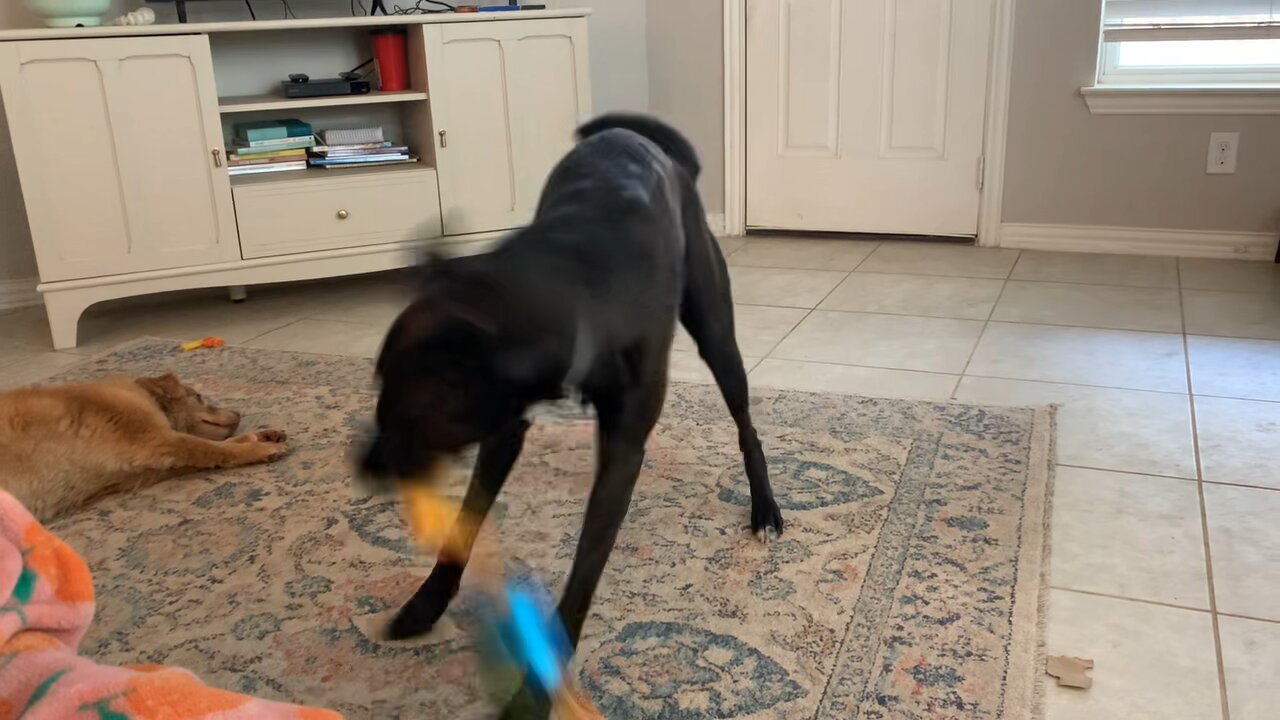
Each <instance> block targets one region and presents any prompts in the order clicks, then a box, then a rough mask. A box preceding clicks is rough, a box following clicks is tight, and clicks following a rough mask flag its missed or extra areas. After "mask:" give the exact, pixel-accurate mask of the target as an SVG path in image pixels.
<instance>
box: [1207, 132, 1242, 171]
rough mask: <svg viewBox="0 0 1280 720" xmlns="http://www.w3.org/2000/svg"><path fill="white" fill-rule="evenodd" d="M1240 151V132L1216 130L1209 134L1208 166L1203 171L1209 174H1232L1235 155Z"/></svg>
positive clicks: (1234, 167) (1234, 168)
mask: <svg viewBox="0 0 1280 720" xmlns="http://www.w3.org/2000/svg"><path fill="white" fill-rule="evenodd" d="M1239 153H1240V133H1238V132H1234V133H1227V132H1216V133H1212V134H1210V135H1209V166H1208V167H1207V168H1206V169H1205V172H1207V173H1209V174H1210V175H1234V174H1235V172H1236V157H1237V156H1238V155H1239Z"/></svg>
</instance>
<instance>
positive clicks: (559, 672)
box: [402, 483, 604, 720]
mask: <svg viewBox="0 0 1280 720" xmlns="http://www.w3.org/2000/svg"><path fill="white" fill-rule="evenodd" d="M402 492H403V503H404V508H405V515H406V517H407V519H408V523H409V528H410V530H411V531H412V533H413V535H414V537H415V539H416V540H417V542H418V544H419V545H420V546H421V547H422V548H424V549H425V550H428V551H435V552H438V553H439V554H440V555H443V556H447V555H450V554H453V555H458V554H459V550H458V543H460V542H461V541H462V538H463V537H464V536H466V535H467V534H468V533H477V537H478V531H479V530H480V528H479V527H478V524H479V521H478V520H477V519H476V518H473V517H469V516H466V515H464V514H463V513H462V511H461V509H460V508H459V506H458V505H457V503H454V502H452V501H450V500H447V499H445V498H443V497H441V496H440V495H439V494H438V493H436V492H435V490H433V489H431V487H429V486H428V485H426V484H422V483H406V484H405V485H404V487H403V491H402ZM485 555H488V558H487V561H486V562H476V563H472V564H471V565H472V569H473V571H475V572H478V573H479V577H480V584H481V587H482V588H484V592H485V594H486V595H487V600H488V602H486V603H485V604H484V605H485V606H486V607H487V610H485V611H484V612H483V613H482V618H481V619H482V622H481V628H482V634H483V635H484V636H485V637H482V638H480V643H479V645H480V647H481V648H482V652H483V654H482V657H483V658H484V669H485V671H486V673H487V674H489V675H490V676H493V677H508V676H511V675H523V676H524V677H525V678H526V681H529V682H531V684H533V685H535V686H536V687H537V688H538V689H540V690H541V691H542V692H543V693H545V694H546V696H547V697H548V698H550V699H551V712H552V717H554V718H556V720H604V717H603V716H602V715H600V713H599V711H597V710H596V709H595V708H594V707H592V705H591V704H590V703H589V702H588V701H587V700H586V699H585V698H583V697H582V696H581V695H580V694H579V693H578V692H577V691H576V690H575V689H574V687H573V680H572V677H571V676H570V675H569V672H568V664H569V656H570V654H571V648H570V646H569V639H568V636H567V635H566V634H565V631H564V626H563V625H561V623H560V619H559V617H558V616H557V615H556V614H555V612H554V610H553V611H551V612H546V611H545V610H544V608H546V607H547V605H548V603H547V602H545V598H547V597H548V593H547V591H546V588H543V587H540V586H539V585H538V584H537V583H536V582H534V581H532V580H529V579H524V580H516V579H507V578H505V577H504V574H503V572H502V569H501V563H500V562H495V561H494V558H496V555H489V554H488V553H485Z"/></svg>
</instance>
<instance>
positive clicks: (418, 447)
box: [359, 261, 563, 481]
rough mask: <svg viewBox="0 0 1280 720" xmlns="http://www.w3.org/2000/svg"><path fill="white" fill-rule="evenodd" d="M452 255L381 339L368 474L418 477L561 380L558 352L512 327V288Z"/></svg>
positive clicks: (515, 318)
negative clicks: (462, 265) (460, 265)
mask: <svg viewBox="0 0 1280 720" xmlns="http://www.w3.org/2000/svg"><path fill="white" fill-rule="evenodd" d="M449 265H450V263H448V262H444V261H434V262H432V263H430V264H429V265H428V268H427V278H426V280H425V282H424V288H423V291H422V293H421V294H420V296H419V297H418V299H417V300H415V301H414V302H413V303H412V304H411V305H410V306H409V307H408V308H406V309H405V310H404V311H403V312H402V313H401V314H400V316H399V317H398V318H396V320H395V322H394V323H393V324H392V326H391V329H390V330H389V331H388V333H387V337H386V339H385V340H384V341H383V346H382V350H381V353H380V354H379V357H378V362H377V374H378V377H379V379H380V380H381V383H382V390H381V394H380V395H379V397H378V405H377V411H376V415H375V419H376V422H377V430H376V433H375V435H374V437H373V438H372V439H371V440H370V441H369V443H368V445H367V446H366V447H365V449H364V451H363V453H362V456H361V458H360V459H359V464H360V469H361V471H362V474H363V475H364V476H366V477H367V478H369V479H371V480H374V481H378V480H382V481H387V480H395V479H409V478H415V477H417V476H419V475H420V474H421V473H423V472H424V471H426V470H427V469H428V468H429V467H431V466H432V464H433V462H434V461H435V460H437V459H440V458H441V457H442V456H446V455H451V454H456V453H458V452H459V451H461V450H463V449H465V448H466V447H468V446H470V445H473V444H475V443H477V442H479V441H481V440H483V439H484V438H486V437H489V436H490V435H493V434H494V433H496V432H497V431H498V430H499V429H501V428H502V427H503V425H504V424H505V423H507V422H510V421H512V420H516V419H519V418H520V417H521V416H522V415H523V414H524V412H525V410H526V408H527V407H528V406H529V405H530V404H532V403H533V402H535V401H537V400H538V399H541V397H544V396H546V395H547V394H548V392H549V388H550V387H553V386H554V387H555V388H556V389H558V381H559V377H557V376H556V372H557V367H558V365H559V361H558V360H557V358H556V356H555V354H554V353H549V352H547V351H546V350H545V349H544V348H542V347H541V346H538V345H531V344H530V343H529V342H528V341H527V340H524V338H527V337H528V332H526V331H525V330H527V328H523V329H521V328H518V327H513V324H514V325H519V321H520V316H521V315H522V313H521V311H520V310H519V309H515V308H513V307H512V305H511V303H513V302H516V301H515V299H514V298H511V297H510V292H509V290H510V289H509V288H503V287H502V286H501V285H500V284H499V283H496V282H494V281H493V280H492V279H490V278H488V277H487V276H485V275H484V274H477V273H468V272H463V271H460V270H459V269H457V268H456V267H455V268H450V267H449ZM560 374H561V375H563V371H561V373H560Z"/></svg>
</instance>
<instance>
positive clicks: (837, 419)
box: [53, 340, 1053, 720]
mask: <svg viewBox="0 0 1280 720" xmlns="http://www.w3.org/2000/svg"><path fill="white" fill-rule="evenodd" d="M169 370H173V371H176V372H177V373H178V374H179V375H180V376H181V377H183V378H184V379H185V380H187V381H188V382H191V383H192V384H194V385H196V386H197V387H199V388H200V389H201V390H202V391H203V392H204V393H206V394H208V395H210V396H211V397H214V398H216V399H217V400H218V401H220V402H221V403H222V404H225V405H228V406H230V407H233V408H236V409H239V410H241V411H242V412H244V413H245V426H246V427H253V426H263V425H265V426H273V427H281V428H285V429H287V430H288V431H289V434H290V440H291V444H292V446H293V447H294V452H293V454H292V455H291V456H290V457H288V458H287V459H285V460H283V461H281V462H279V463H277V464H274V465H269V466H260V467H254V468H247V469H243V470H232V471H225V472H218V473H214V474H208V475H200V476H195V477H191V478H188V479H182V480H175V481H172V482H168V483H164V484H162V485H159V486H157V487H153V488H150V489H148V490H146V491H143V492H139V493H135V494H133V495H129V496H117V497H112V498H108V499H106V500H103V501H101V502H99V503H97V504H96V505H94V506H93V507H91V508H88V509H86V510H84V511H82V512H80V513H78V514H76V515H73V516H70V517H67V518H64V519H63V520H62V521H60V522H58V523H56V524H55V525H54V526H53V527H54V529H55V530H56V531H57V532H58V533H60V534H62V536H63V537H64V538H66V539H67V540H68V541H69V542H70V543H71V544H72V545H73V546H74V547H75V548H76V549H77V550H78V551H80V552H81V553H83V554H84V556H85V558H86V560H87V561H88V562H89V564H90V566H91V567H92V569H93V573H94V576H95V582H96V585H97V589H98V597H99V605H98V617H97V621H96V625H95V628H94V630H93V631H91V633H90V636H89V638H88V639H87V640H86V642H85V646H84V651H85V652H86V653H88V654H90V655H92V656H94V657H96V658H97V659H99V660H102V661H106V662H112V663H134V662H157V663H161V662H162V663H171V664H175V665H181V666H185V667H187V668H190V669H192V670H195V671H197V672H198V673H200V674H201V675H202V676H204V677H205V678H206V679H207V680H209V681H210V682H212V683H216V684H220V685H222V686H224V687H228V688H231V689H235V690H240V691H245V692H251V693H258V694H261V695H264V696H268V697H271V698H278V699H284V700H294V701H303V702H307V703H311V704H318V705H327V706H330V707H333V708H335V709H338V710H341V711H342V712H344V713H346V714H347V715H348V716H349V717H352V718H392V717H395V718H483V717H491V716H492V714H493V710H492V709H491V706H490V705H488V704H487V695H486V693H485V689H484V687H483V686H482V684H481V682H480V680H479V678H478V674H479V673H478V668H477V657H476V654H475V652H474V651H473V648H472V646H471V643H470V640H469V635H468V634H467V633H466V632H465V629H464V628H465V620H466V619H467V615H468V603H467V602H466V601H465V600H464V601H461V602H458V603H455V606H454V607H453V608H452V609H451V610H450V613H449V614H448V615H447V616H446V620H445V621H443V622H442V623H441V626H440V627H438V628H437V629H436V631H435V632H434V633H433V634H432V635H431V636H429V637H428V638H426V639H424V640H423V641H421V642H418V643H414V644H388V643H383V642H380V641H379V640H378V639H377V636H376V634H375V633H374V632H373V631H372V628H375V627H377V618H379V617H380V616H381V615H382V614H384V613H386V612H387V611H389V610H392V609H394V608H396V607H398V605H399V604H400V603H401V602H402V601H403V600H405V599H406V598H407V597H408V596H409V595H410V594H411V593H412V591H413V590H414V589H415V588H416V587H417V585H418V583H419V582H420V581H421V580H422V578H423V577H424V574H425V573H426V571H427V570H428V568H429V567H430V561H429V559H428V558H424V557H422V556H420V555H419V554H418V553H417V552H416V551H415V549H414V548H413V547H412V546H411V545H410V543H409V542H408V540H407V539H406V535H405V532H404V529H403V527H402V524H401V519H400V516H399V512H398V508H397V507H396V506H395V505H394V503H392V502H391V501H389V500H387V499H382V498H368V497H362V496H360V495H359V494H358V493H357V492H355V491H354V490H353V488H352V483H351V473H350V470H349V463H348V460H347V457H346V456H347V452H348V447H349V445H350V442H351V439H352V437H353V435H355V434H356V433H358V432H359V428H361V427H362V426H363V425H364V423H365V422H367V419H368V418H369V417H370V412H371V408H372V403H373V400H374V389H373V387H372V385H371V364H370V363H369V362H368V361H365V360H360V359H351V358H344V357H331V356H322V355H306V354H294V353H285V352H275V351H267V350H257V349H247V348H230V347H228V348H223V349H219V350H210V351H201V352H192V353H186V354H183V353H179V352H178V351H177V349H176V344H175V343H173V342H170V341H158V340H145V341H140V342H138V343H136V344H133V345H130V346H127V347H125V348H122V349H119V350H117V351H114V352H112V353H109V354H107V355H104V356H102V357H99V358H97V359H94V360H92V361H89V362H87V363H86V364H85V365H83V366H79V367H78V368H76V369H74V370H72V371H71V372H68V373H64V374H63V375H60V376H59V377H58V378H56V379H57V380H69V379H73V378H85V377H93V376H99V375H103V374H152V373H160V372H164V371H169ZM753 412H754V414H755V418H756V421H757V425H758V426H759V429H760V434H761V439H762V440H763V442H764V446H765V452H766V453H767V454H768V455H769V465H770V470H771V472H772V475H773V482H774V486H775V489H776V492H777V495H778V499H779V502H780V504H781V506H782V508H783V511H784V513H785V515H786V520H787V523H788V525H787V531H786V534H785V535H784V536H783V538H782V539H781V541H778V542H775V543H773V544H771V545H769V546H765V545H763V544H761V543H760V542H759V541H757V540H755V539H754V538H753V537H752V536H751V534H750V533H749V531H748V530H747V529H746V521H747V503H748V491H747V481H746V478H745V477H744V475H743V472H742V463H741V458H740V457H739V455H738V453H737V442H736V435H735V432H734V429H733V425H732V423H731V421H730V419H729V417H728V414H727V412H726V411H725V410H724V407H723V404H722V403H721V400H720V398H719V396H718V394H717V393H716V390H715V389H714V388H713V387H703V386H697V385H675V386H674V387H673V388H672V390H671V393H670V398H669V401H668V404H667V407H666V411H665V413H664V415H663V418H662V422H661V424H660V425H659V427H658V429H657V431H656V432H655V435H654V437H653V438H652V440H651V442H650V446H649V453H648V459H647V461H646V464H645V468H644V472H643V475H642V476H641V479H640V482H639V485H638V488H637V491H636V495H635V499H634V503H633V505H632V507H631V512H630V515H629V516H628V518H627V522H626V525H625V526H624V528H623V530H622V534H621V537H620V539H619V541H618V546H617V548H616V550H615V551H614V553H613V557H612V559H611V561H610V563H609V567H608V569H607V571H606V573H605V577H604V581H603V582H602V584H601V587H600V589H599V592H598V593H597V596H596V604H595V607H594V608H593V609H592V614H591V617H590V619H589V620H588V622H587V626H586V632H585V636H584V638H583V642H582V646H581V650H580V653H579V656H578V660H577V672H578V677H579V679H580V682H581V684H582V686H583V687H584V688H585V690H586V691H587V692H588V693H589V694H590V696H591V697H592V698H593V700H594V701H595V702H596V704H597V705H598V706H599V707H600V709H601V710H602V711H603V712H604V713H605V715H606V716H607V717H609V718H611V719H615V720H621V719H626V720H631V719H636V718H673V719H674V718H680V719H687V718H739V717H742V718H779V719H781V718H868V719H870V718H893V719H895V720H902V719H908V718H1032V717H1037V716H1038V714H1039V708H1038V705H1039V703H1038V701H1037V698H1038V696H1039V690H1038V687H1039V680H1038V677H1039V675H1040V673H1039V672H1038V667H1039V660H1038V656H1039V649H1040V640H1039V638H1040V632H1039V624H1040V619H1041V616H1042V612H1041V607H1040V604H1041V599H1042V598H1043V597H1044V594H1043V591H1042V581H1043V574H1044V572H1045V571H1046V567H1047V565H1046V562H1045V561H1046V558H1047V544H1046V539H1047V535H1046V532H1047V529H1046V525H1045V523H1046V514H1047V509H1048V508H1047V501H1046V498H1047V497H1048V495H1049V483H1050V482H1051V474H1050V468H1051V467H1052V460H1053V458H1052V453H1053V421H1052V414H1051V411H1050V410H1049V409H993V408H982V407H974V406H968V405H960V404H934V403H924V402H905V401H894V400H876V399H867V398H855V397H846V396H836V395H817V394H808V393H795V392H760V393H757V394H756V397H755V400H754V404H753ZM592 464H593V461H592V430H591V424H590V421H589V419H588V418H586V417H584V416H582V415H581V414H580V413H578V412H577V411H576V410H573V411H564V412H560V411H553V412H549V413H547V414H546V415H545V416H544V417H542V418H540V421H539V422H538V423H537V424H536V425H535V427H534V429H533V430H531V431H530V434H529V438H528V441H527V444H526V447H525V452H524V456H523V458H522V459H521V461H520V464H519V465H518V466H517V468H516V470H515V472H514V475H513V477H512V480H511V482H509V483H508V486H507V491H506V492H505V493H504V495H503V497H502V499H501V501H500V504H499V506H498V507H497V508H496V509H495V510H496V517H497V520H498V525H499V530H498V532H499V533H500V537H501V540H502V543H503V546H504V547H505V548H506V549H507V550H508V551H509V552H510V553H512V554H513V555H516V556H518V557H519V558H520V562H521V563H523V564H524V565H525V569H529V570H532V571H535V572H537V573H538V574H539V575H540V576H541V577H542V578H543V579H545V580H546V581H547V582H548V583H549V584H550V586H551V587H553V588H557V589H558V588H559V587H560V584H561V583H562V581H563V578H564V576H565V574H566V572H567V570H568V567H569V563H570V561H571V559H572V555H573V551H574V547H575V545H576V541H577V530H578V526H579V523H580V521H581V515H582V510H583V506H584V499H585V497H586V492H587V489H588V487H589V483H590V472H591V468H592ZM462 487H463V486H462V484H461V481H459V482H458V484H457V485H456V486H455V487H453V488H452V491H453V492H455V493H456V494H458V495H460V494H461V490H462ZM467 584H468V582H467V581H466V580H464V592H465V587H466V585H467Z"/></svg>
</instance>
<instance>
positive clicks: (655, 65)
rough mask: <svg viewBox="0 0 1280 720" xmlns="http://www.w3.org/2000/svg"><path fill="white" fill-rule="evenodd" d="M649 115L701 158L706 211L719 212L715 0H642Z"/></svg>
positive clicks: (720, 121) (719, 53)
mask: <svg viewBox="0 0 1280 720" xmlns="http://www.w3.org/2000/svg"><path fill="white" fill-rule="evenodd" d="M648 10H649V17H648V46H649V111H650V112H652V113H654V114H655V115H658V116H660V117H662V118H664V119H666V120H668V121H669V122H671V123H672V124H673V125H675V126H676V127H677V128H679V129H680V130H681V131H682V132H684V133H685V134H686V135H688V136H689V139H690V140H692V141H693V144H694V146H695V147H697V149H698V154H699V155H700V156H701V158H702V179H701V182H700V183H699V187H700V188H701V190H702V200H703V203H704V204H705V205H706V206H707V212H711V213H719V212H723V210H724V69H723V68H724V50H723V30H722V28H723V24H722V20H721V17H722V16H721V5H720V0H648Z"/></svg>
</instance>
